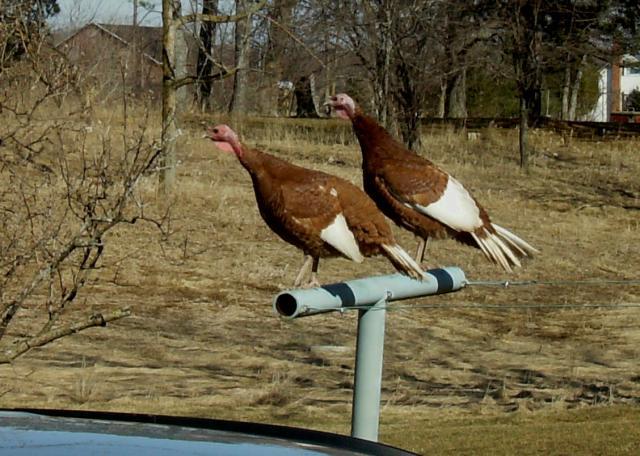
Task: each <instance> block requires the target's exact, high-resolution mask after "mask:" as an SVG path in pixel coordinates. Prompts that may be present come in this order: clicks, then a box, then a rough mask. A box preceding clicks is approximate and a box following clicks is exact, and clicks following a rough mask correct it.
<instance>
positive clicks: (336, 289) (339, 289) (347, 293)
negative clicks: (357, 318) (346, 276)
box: [320, 283, 356, 307]
mask: <svg viewBox="0 0 640 456" xmlns="http://www.w3.org/2000/svg"><path fill="white" fill-rule="evenodd" d="M320 288H322V289H324V290H326V291H327V292H329V293H331V294H332V295H333V296H337V297H338V298H340V300H341V301H342V307H352V306H355V305H356V295H354V294H353V290H352V289H351V288H350V287H349V285H347V284H345V283H332V284H329V285H322V287H320Z"/></svg>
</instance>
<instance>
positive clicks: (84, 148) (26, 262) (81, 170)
mask: <svg viewBox="0 0 640 456" xmlns="http://www.w3.org/2000/svg"><path fill="white" fill-rule="evenodd" d="M18 26H19V24H18V25H17V27H18ZM2 36H5V34H3V35H2ZM13 36H15V35H13ZM18 36H19V35H18ZM0 47H2V43H0ZM24 48H25V49H26V52H25V53H24V54H23V55H22V56H21V57H20V58H19V59H15V60H14V61H12V62H10V63H9V62H4V61H3V64H5V63H6V65H5V66H3V68H2V72H0V110H1V111H2V113H3V122H2V124H1V125H0V364H1V363H6V362H10V361H11V360H12V359H14V358H16V357H18V356H20V355H21V354H24V353H25V352H27V351H28V350H30V349H31V348H33V347H38V346H42V345H44V344H46V343H48V342H51V341H53V340H56V339H58V338H61V337H64V336H66V335H69V334H72V333H75V332H78V331H81V330H83V329H86V328H89V327H93V326H104V325H105V324H106V323H107V322H109V321H112V320H116V319H119V318H122V317H124V316H127V315H129V313H130V310H129V309H128V308H120V309H115V310H114V309H109V308H108V307H107V308H106V309H107V310H108V311H102V310H101V311H94V312H90V311H89V310H87V309H82V308H81V306H80V304H79V302H80V300H79V299H78V297H79V295H80V294H81V292H82V289H83V287H84V286H85V285H86V284H87V283H88V281H89V280H90V278H91V277H92V274H93V273H94V271H96V270H97V269H99V268H100V267H101V262H100V260H101V258H102V256H103V254H104V252H105V249H106V248H107V245H108V242H107V241H108V237H107V233H109V232H111V231H114V230H115V229H117V228H118V227H119V226H121V225H124V224H127V225H129V224H135V223H137V222H139V221H147V222H150V223H152V224H154V225H155V226H157V227H158V228H159V229H160V230H161V232H162V231H163V230H164V228H165V226H166V224H165V222H166V220H167V215H166V213H164V214H160V215H154V216H151V215H149V213H148V212H149V204H148V203H147V202H146V201H145V198H144V192H143V191H142V189H143V185H141V184H143V183H144V181H145V180H147V179H148V178H149V176H150V175H151V174H153V173H154V172H155V171H156V159H157V157H158V155H159V147H158V146H157V145H156V143H155V142H154V140H153V138H152V134H151V133H150V132H149V131H148V130H147V127H146V125H147V124H148V122H147V120H148V112H147V113H146V114H145V115H144V116H143V119H142V121H141V122H140V123H139V125H138V126H133V125H132V121H131V119H130V117H129V115H128V112H127V109H128V107H127V101H126V98H124V97H123V100H122V123H121V124H118V125H104V124H101V123H99V122H98V123H97V124H90V123H87V122H86V121H80V119H79V118H75V117H74V115H73V113H70V112H69V111H68V110H66V109H64V106H63V105H64V99H65V96H66V95H67V94H69V93H71V92H73V91H74V90H77V84H78V81H79V76H78V74H77V72H76V70H75V69H74V67H73V66H72V65H70V64H69V63H68V62H67V61H66V59H65V58H64V57H63V56H61V55H60V54H58V53H57V52H55V50H53V49H51V48H49V47H48V46H47V44H46V43H45V41H44V39H42V40H39V41H35V40H33V39H30V41H29V42H28V43H27V42H26V41H25V43H24ZM109 242H111V241H109Z"/></svg>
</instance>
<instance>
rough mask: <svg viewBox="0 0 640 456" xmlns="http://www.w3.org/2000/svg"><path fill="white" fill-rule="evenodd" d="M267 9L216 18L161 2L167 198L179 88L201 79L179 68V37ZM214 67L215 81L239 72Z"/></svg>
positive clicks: (163, 181)
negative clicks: (191, 27) (202, 25)
mask: <svg viewBox="0 0 640 456" xmlns="http://www.w3.org/2000/svg"><path fill="white" fill-rule="evenodd" d="M264 5H265V1H262V2H258V3H255V4H254V5H252V6H251V8H248V9H247V10H246V11H245V12H244V13H242V14H236V15H233V16H229V15H216V14H204V13H192V14H186V15H182V14H181V13H180V2H179V1H178V0H162V30H163V34H162V46H163V52H162V55H163V58H162V68H163V79H162V140H161V142H162V148H161V156H160V158H161V163H162V170H161V173H160V182H159V186H160V192H161V193H162V194H164V195H168V194H170V193H171V192H172V190H173V188H174V186H175V180H176V169H175V168H176V162H177V159H176V139H177V137H178V133H179V130H178V122H177V101H178V100H177V91H178V89H179V88H180V87H184V86H185V85H187V84H193V83H195V82H197V81H198V80H199V79H200V80H201V79H202V78H199V77H198V75H195V76H191V75H184V74H183V70H182V69H180V68H178V65H177V57H176V33H177V31H178V30H184V27H185V26H186V25H187V24H192V23H194V22H197V21H199V22H211V23H216V24H220V23H227V22H237V21H240V20H245V19H247V18H248V17H250V16H251V14H253V13H255V12H256V11H259V10H260V9H261V8H262V7H263V6H264ZM209 57H210V58H211V61H212V64H213V65H214V66H215V67H217V68H218V69H219V71H218V73H217V74H215V75H213V76H211V78H212V79H222V78H225V77H229V76H233V75H234V74H235V73H236V72H237V70H238V68H237V67H236V68H233V69H230V68H228V67H227V66H225V65H223V64H222V63H220V62H216V61H215V60H214V59H213V57H212V56H209Z"/></svg>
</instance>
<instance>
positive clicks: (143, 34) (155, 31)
mask: <svg viewBox="0 0 640 456" xmlns="http://www.w3.org/2000/svg"><path fill="white" fill-rule="evenodd" d="M87 28H96V29H98V30H99V31H101V32H102V33H105V34H106V35H108V36H110V37H111V38H113V39H115V40H116V41H119V42H120V43H122V44H123V45H124V46H131V45H132V44H133V43H134V42H135V41H136V40H135V38H136V36H137V37H138V42H139V43H140V44H139V46H140V50H141V52H142V53H143V55H144V56H145V57H147V58H148V59H149V60H151V61H152V62H153V63H155V64H157V65H161V64H162V27H147V26H137V27H134V26H133V25H114V24H98V23H96V22H90V23H88V24H87V25H85V26H84V27H82V28H80V29H78V30H76V31H75V32H74V33H73V34H71V35H69V36H68V37H67V38H65V39H64V40H63V41H61V42H60V43H58V44H57V45H56V47H60V46H62V45H64V44H65V43H67V42H68V41H70V40H72V39H73V38H74V37H75V36H77V35H78V34H79V33H80V32H82V31H83V30H86V29H87Z"/></svg>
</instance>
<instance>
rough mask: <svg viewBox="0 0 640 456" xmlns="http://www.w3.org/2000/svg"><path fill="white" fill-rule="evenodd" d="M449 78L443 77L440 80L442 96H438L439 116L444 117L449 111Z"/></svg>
mask: <svg viewBox="0 0 640 456" xmlns="http://www.w3.org/2000/svg"><path fill="white" fill-rule="evenodd" d="M447 86H448V84H447V78H445V77H443V78H442V79H441V80H440V97H439V98H438V113H437V114H436V116H437V117H439V118H440V119H444V114H445V112H446V111H447V109H446V106H447Z"/></svg>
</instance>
